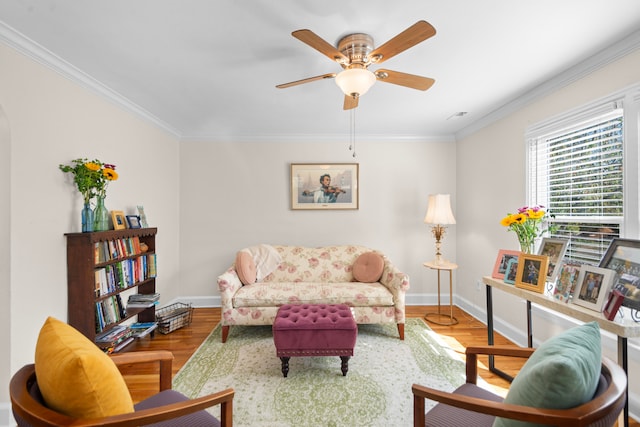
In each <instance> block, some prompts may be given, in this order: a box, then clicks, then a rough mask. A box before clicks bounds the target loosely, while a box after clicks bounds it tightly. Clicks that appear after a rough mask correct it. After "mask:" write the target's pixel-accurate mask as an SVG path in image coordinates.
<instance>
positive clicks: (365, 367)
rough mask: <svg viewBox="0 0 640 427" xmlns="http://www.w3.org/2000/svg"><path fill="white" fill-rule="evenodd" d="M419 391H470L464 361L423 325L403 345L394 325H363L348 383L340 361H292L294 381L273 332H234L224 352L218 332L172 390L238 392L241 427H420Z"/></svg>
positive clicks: (411, 322)
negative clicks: (416, 426)
mask: <svg viewBox="0 0 640 427" xmlns="http://www.w3.org/2000/svg"><path fill="white" fill-rule="evenodd" d="M413 383H418V384H422V385H427V386H430V387H434V388H438V389H442V390H447V391H451V390H453V389H454V388H455V387H457V386H459V385H461V384H463V383H464V363H463V362H462V360H461V358H460V357H459V356H458V355H457V354H456V353H455V352H454V351H453V350H452V349H451V348H450V347H449V346H447V345H446V344H445V343H444V341H443V340H442V339H441V338H440V337H439V336H438V334H436V333H435V332H433V331H432V330H431V329H430V328H429V327H428V326H427V325H426V324H425V322H424V321H423V320H422V319H407V323H406V325H405V340H404V341H400V340H399V339H398V332H397V328H396V326H395V324H388V325H358V339H357V343H356V347H355V349H354V356H353V357H352V358H351V359H350V360H349V372H348V373H347V375H346V376H342V372H341V371H340V358H339V357H337V356H336V357H292V358H291V360H290V363H289V374H288V377H287V378H284V377H283V375H282V371H281V362H280V359H279V358H278V357H277V356H276V349H275V345H274V343H273V334H272V332H271V326H232V327H231V329H230V333H229V339H228V340H227V342H226V343H225V344H222V343H221V328H220V325H218V326H216V328H215V329H214V330H213V332H212V333H211V335H210V336H209V337H208V338H207V339H206V340H205V342H204V343H203V344H202V345H201V346H200V348H199V349H198V350H197V351H196V352H195V353H194V355H193V356H192V357H191V359H189V361H188V362H187V363H186V364H185V366H184V367H183V368H182V369H181V370H180V372H178V374H176V376H175V378H174V380H173V387H174V389H176V390H178V391H180V392H182V393H184V394H186V395H187V396H189V397H191V398H193V397H197V396H201V395H205V394H209V393H215V392H217V391H220V390H222V389H225V388H228V387H231V388H233V389H235V397H234V400H233V425H234V426H238V427H243V426H259V427H263V426H264V427H271V426H274V427H275V426H278V427H281V426H296V427H303V426H350V427H353V426H367V427H370V426H390V425H393V426H411V425H413V395H412V393H411V385H412V384H413ZM426 404H427V408H429V407H431V406H433V402H430V401H427V402H426ZM212 413H213V414H214V415H216V416H217V415H219V407H218V408H215V409H212Z"/></svg>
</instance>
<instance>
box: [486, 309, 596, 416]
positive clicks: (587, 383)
mask: <svg viewBox="0 0 640 427" xmlns="http://www.w3.org/2000/svg"><path fill="white" fill-rule="evenodd" d="M601 364H602V349H601V346H600V327H599V326H598V323H597V322H590V323H586V324H584V325H581V326H577V327H574V328H571V329H568V330H566V331H564V332H562V333H561V334H559V335H556V336H555V337H553V338H550V339H548V340H547V341H545V342H544V343H543V344H542V345H541V346H540V347H539V348H538V349H536V351H534V352H533V354H532V355H531V357H529V360H527V362H526V363H525V364H524V366H523V367H522V369H521V370H520V372H519V373H518V375H516V377H515V379H514V380H513V383H511V387H510V388H509V391H508V392H507V396H506V397H505V400H504V402H505V403H511V404H514V405H522V406H531V407H535V408H546V409H568V408H573V407H575V406H578V405H581V404H583V403H585V402H588V401H589V400H591V399H592V398H593V395H594V394H595V392H596V387H597V386H598V380H599V378H600V367H601ZM538 425H539V424H533V423H525V422H522V421H514V420H509V419H506V418H496V420H495V422H494V423H493V426H494V427H516V426H517V427H532V426H538Z"/></svg>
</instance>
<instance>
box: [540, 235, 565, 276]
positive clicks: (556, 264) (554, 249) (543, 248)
mask: <svg viewBox="0 0 640 427" xmlns="http://www.w3.org/2000/svg"><path fill="white" fill-rule="evenodd" d="M568 243H569V241H568V240H564V239H552V238H549V237H543V238H542V242H541V243H540V249H538V255H546V256H548V257H549V268H548V269H547V279H546V280H547V282H554V281H555V280H556V277H558V273H559V272H560V269H561V268H562V259H563V258H564V253H565V252H566V250H567V245H568Z"/></svg>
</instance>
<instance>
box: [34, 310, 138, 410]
mask: <svg viewBox="0 0 640 427" xmlns="http://www.w3.org/2000/svg"><path fill="white" fill-rule="evenodd" d="M35 365H36V376H37V378H38V386H39V388H40V391H41V392H42V396H43V398H44V400H45V402H46V403H47V406H49V407H50V408H51V409H54V410H56V411H58V412H61V413H63V414H66V415H68V416H70V417H74V418H99V417H106V416H111V415H118V414H124V413H129V412H133V401H132V400H131V395H130V394H129V389H128V388H127V384H126V383H125V381H124V378H122V375H121V374H120V371H118V368H117V367H116V365H115V363H113V361H112V360H111V359H110V358H109V356H107V355H106V354H105V353H103V352H102V351H101V350H100V349H99V348H98V347H97V346H96V345H95V344H94V343H93V342H91V341H90V340H89V339H88V338H87V337H85V336H84V335H82V334H81V333H80V332H78V331H77V330H76V329H74V328H73V327H71V326H69V325H67V324H66V323H64V322H61V321H59V320H57V319H54V318H52V317H49V318H47V320H46V321H45V323H44V325H43V326H42V328H41V330H40V334H39V336H38V341H37V343H36V354H35Z"/></svg>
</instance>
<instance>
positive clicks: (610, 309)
mask: <svg viewBox="0 0 640 427" xmlns="http://www.w3.org/2000/svg"><path fill="white" fill-rule="evenodd" d="M623 300H624V295H622V293H621V292H620V291H616V290H615V289H614V290H612V291H611V293H610V294H609V298H607V302H606V303H605V304H604V308H603V309H602V314H604V317H606V318H607V320H613V319H615V317H616V314H618V310H619V309H620V306H621V305H622V301H623Z"/></svg>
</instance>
